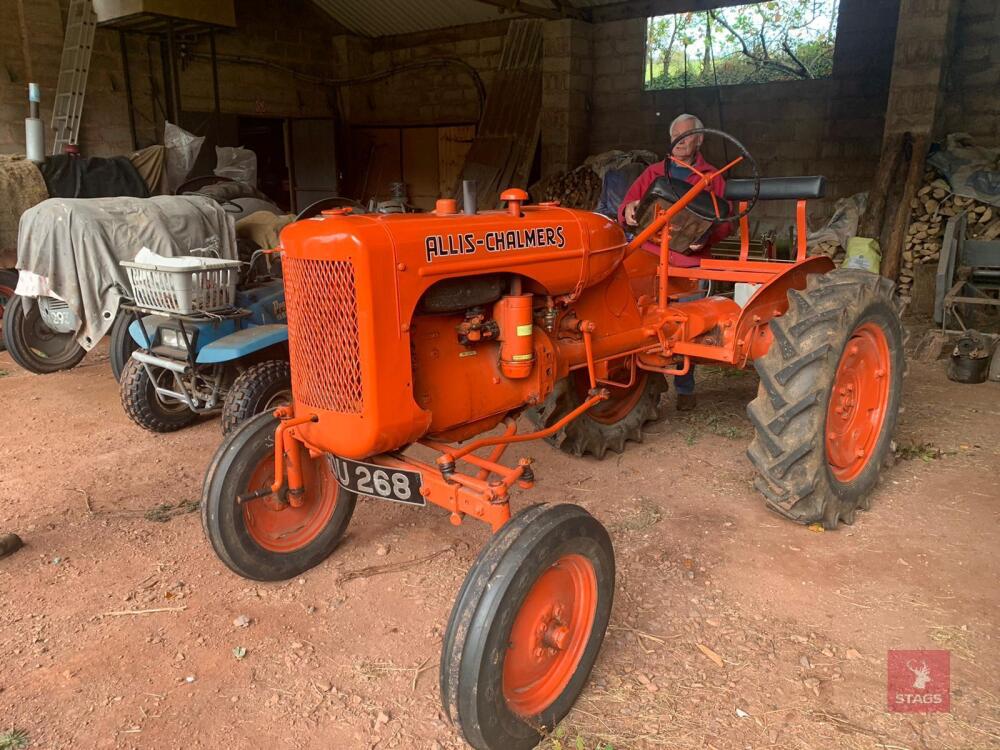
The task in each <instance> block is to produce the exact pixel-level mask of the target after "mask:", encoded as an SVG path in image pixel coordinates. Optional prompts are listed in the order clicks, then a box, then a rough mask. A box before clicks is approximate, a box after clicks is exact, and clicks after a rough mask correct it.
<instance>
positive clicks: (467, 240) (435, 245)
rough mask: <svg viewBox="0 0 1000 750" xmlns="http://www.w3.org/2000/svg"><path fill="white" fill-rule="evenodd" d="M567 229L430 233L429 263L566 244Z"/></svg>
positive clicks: (427, 249)
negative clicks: (483, 253) (459, 257)
mask: <svg viewBox="0 0 1000 750" xmlns="http://www.w3.org/2000/svg"><path fill="white" fill-rule="evenodd" d="M565 246H566V232H565V229H564V228H563V227H562V225H559V226H555V227H534V228H532V229H509V230H506V231H492V232H486V233H484V234H483V235H481V236H478V237H477V236H476V235H475V234H473V233H471V232H469V233H464V234H430V235H428V236H427V237H426V239H425V240H424V249H425V251H426V253H427V262H428V263H430V262H432V261H433V260H434V259H435V258H444V257H449V256H452V255H470V254H472V253H475V252H476V251H478V250H479V249H485V250H486V252H488V253H500V252H505V251H507V250H527V249H529V248H533V247H565Z"/></svg>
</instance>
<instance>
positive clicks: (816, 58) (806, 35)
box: [644, 0, 840, 89]
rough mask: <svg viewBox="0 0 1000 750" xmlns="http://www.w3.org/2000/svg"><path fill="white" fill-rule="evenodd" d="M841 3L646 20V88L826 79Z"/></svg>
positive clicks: (786, 0) (782, 3)
mask: <svg viewBox="0 0 1000 750" xmlns="http://www.w3.org/2000/svg"><path fill="white" fill-rule="evenodd" d="M839 6H840V0H768V2H763V3H752V4H749V5H735V6H732V7H729V8H717V9H716V10H708V11H697V12H694V11H692V12H687V13H674V14H672V15H669V16H654V17H652V18H649V19H648V20H647V21H646V59H645V64H644V69H645V70H644V80H645V84H646V88H647V89H676V88H693V87H696V86H730V85H733V84H738V83H766V82H768V81H795V80H801V79H809V78H826V77H828V76H829V75H830V74H831V73H832V72H833V47H834V43H835V41H836V38H837V13H838V10H839Z"/></svg>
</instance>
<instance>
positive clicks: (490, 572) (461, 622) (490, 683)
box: [440, 505, 615, 750]
mask: <svg viewBox="0 0 1000 750" xmlns="http://www.w3.org/2000/svg"><path fill="white" fill-rule="evenodd" d="M614 586H615V559H614V550H613V549H612V546H611V538H610V537H609V536H608V532H607V531H606V530H605V528H604V527H603V526H602V525H601V524H600V522H599V521H597V520H596V519H595V518H594V517H593V516H591V515H590V514H589V513H587V511H585V510H584V509H583V508H581V507H579V506H578V505H553V506H550V505H537V506H534V507H532V508H528V509H527V510H525V511H523V512H522V513H520V514H518V515H517V516H515V517H514V518H513V519H511V520H510V521H509V522H508V523H507V524H506V525H505V526H504V527H503V528H502V529H500V531H499V532H497V534H496V535H495V536H494V537H493V538H492V539H490V541H489V542H487V544H486V546H485V547H484V548H483V549H482V551H481V552H480V553H479V556H478V558H476V562H475V563H474V564H473V566H472V569H471V570H470V571H469V574H468V575H467V576H466V579H465V583H464V584H463V585H462V589H461V591H459V594H458V598H457V600H456V601H455V606H454V608H453V609H452V611H451V617H450V619H449V620H448V629H447V631H446V632H445V637H444V644H443V648H442V653H441V676H440V679H441V698H442V701H443V702H444V706H445V710H446V711H447V712H448V714H449V716H450V718H451V720H452V721H453V722H455V723H456V724H457V725H458V726H459V728H460V729H461V731H462V734H463V735H464V736H465V739H466V741H467V742H468V743H469V744H470V745H472V746H473V747H475V748H477V749H478V750H528V748H533V747H535V745H537V744H538V742H539V741H540V740H541V739H542V738H543V737H544V736H545V734H546V733H547V732H550V731H552V729H553V728H554V727H555V726H556V724H558V723H559V721H560V720H562V718H563V717H564V716H565V715H566V714H567V713H569V710H570V708H571V707H572V706H573V703H574V702H575V701H576V699H577V697H578V696H579V695H580V693H581V692H582V691H583V687H584V685H585V684H586V682H587V678H588V676H589V675H590V670H591V668H592V667H593V666H594V661H595V660H596V659H597V654H598V652H599V651H600V649H601V644H602V643H603V641H604V633H605V630H606V629H607V626H608V619H609V617H610V615H611V602H612V598H613V595H614Z"/></svg>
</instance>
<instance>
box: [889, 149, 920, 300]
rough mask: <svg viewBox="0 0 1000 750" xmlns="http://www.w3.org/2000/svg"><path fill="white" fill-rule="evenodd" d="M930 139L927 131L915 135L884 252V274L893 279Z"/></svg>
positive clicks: (896, 273)
mask: <svg viewBox="0 0 1000 750" xmlns="http://www.w3.org/2000/svg"><path fill="white" fill-rule="evenodd" d="M930 140H931V139H930V136H929V135H927V134H926V133H917V134H916V135H914V136H913V153H912V154H911V156H910V164H909V166H908V167H907V170H906V182H905V183H904V184H903V194H902V196H900V199H899V204H898V205H897V206H896V215H895V217H894V218H893V222H892V227H891V228H890V230H889V239H888V241H887V242H886V243H885V248H884V249H883V252H882V265H881V272H882V275H883V276H885V277H886V278H887V279H892V280H893V281H895V280H896V277H897V276H899V261H900V259H901V258H902V256H903V243H904V241H905V239H906V228H907V226H909V223H910V201H912V200H913V199H914V198H915V197H916V196H917V190H918V189H919V188H920V183H921V182H923V177H924V159H926V158H927V148H928V146H929V145H930Z"/></svg>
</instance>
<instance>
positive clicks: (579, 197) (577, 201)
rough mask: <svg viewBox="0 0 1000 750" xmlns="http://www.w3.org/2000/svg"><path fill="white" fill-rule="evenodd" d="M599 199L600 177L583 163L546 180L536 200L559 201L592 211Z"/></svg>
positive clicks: (570, 206) (565, 204) (569, 205)
mask: <svg viewBox="0 0 1000 750" xmlns="http://www.w3.org/2000/svg"><path fill="white" fill-rule="evenodd" d="M532 197H533V198H534V197H535V196H534V195H533V196H532ZM600 199H601V178H600V177H598V176H597V173H595V172H594V170H593V169H591V168H590V167H589V166H587V165H583V166H580V167H577V168H576V169H573V170H571V171H569V172H563V173H562V174H560V175H556V176H554V177H552V178H551V179H549V180H547V181H546V184H545V185H544V187H542V193H541V197H540V198H539V199H538V200H542V201H559V202H560V203H561V204H562V205H563V206H566V207H567V208H582V209H585V210H587V211H592V210H593V209H594V208H596V207H597V202H598V201H599V200H600Z"/></svg>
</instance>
